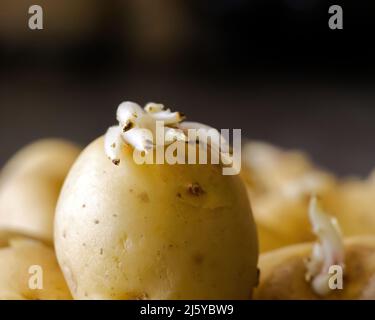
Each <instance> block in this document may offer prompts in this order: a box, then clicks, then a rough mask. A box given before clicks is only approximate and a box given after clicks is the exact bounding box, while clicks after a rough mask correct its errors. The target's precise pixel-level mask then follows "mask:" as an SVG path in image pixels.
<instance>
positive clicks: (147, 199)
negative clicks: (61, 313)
mask: <svg viewBox="0 0 375 320" xmlns="http://www.w3.org/2000/svg"><path fill="white" fill-rule="evenodd" d="M138 198H139V200H141V201H142V202H144V203H148V202H150V197H149V196H148V194H147V192H145V191H144V192H141V193H140V194H139V195H138Z"/></svg>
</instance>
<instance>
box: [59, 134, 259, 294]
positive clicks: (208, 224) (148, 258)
mask: <svg viewBox="0 0 375 320" xmlns="http://www.w3.org/2000/svg"><path fill="white" fill-rule="evenodd" d="M132 152H133V150H132V149H131V148H130V147H124V148H123V150H122V154H121V162H120V165H119V166H116V165H114V164H112V163H111V161H110V160H108V158H107V157H106V155H105V153H104V145H103V139H102V138H100V139H98V140H96V141H94V142H93V143H92V144H91V145H89V146H88V147H87V148H86V149H85V150H84V152H83V153H82V154H81V156H80V157H79V159H78V160H77V161H76V163H75V164H74V166H73V168H72V170H71V171H70V173H69V175H68V178H67V179H66V181H65V184H64V187H63V189H62V192H61V196H60V199H59V202H58V206H57V210H56V216H55V246H56V252H57V257H58V260H59V263H60V265H61V267H62V270H63V272H64V275H65V277H66V280H67V282H68V285H69V287H70V289H71V292H72V294H73V296H74V298H76V299H247V298H250V296H251V292H252V288H253V287H254V286H255V284H256V281H257V257H258V245H257V236H256V230H255V225H254V222H253V219H252V215H251V209H250V205H249V201H248V198H247V195H246V190H245V188H244V186H243V184H242V182H241V179H240V178H239V177H238V176H223V175H222V171H221V169H222V168H221V166H219V165H167V164H163V165H137V164H135V163H134V161H133V158H132ZM193 185H194V186H199V188H197V189H194V188H193V189H192V186H193Z"/></svg>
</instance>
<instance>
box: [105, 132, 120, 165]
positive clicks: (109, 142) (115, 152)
mask: <svg viewBox="0 0 375 320" xmlns="http://www.w3.org/2000/svg"><path fill="white" fill-rule="evenodd" d="M122 146H123V140H122V139H121V128H120V127H119V126H113V127H110V128H108V130H107V133H106V135H105V137H104V147H105V153H106V154H107V156H108V158H109V159H111V160H112V162H113V163H115V164H119V162H120V158H119V155H120V150H121V147H122Z"/></svg>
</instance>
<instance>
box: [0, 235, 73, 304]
mask: <svg viewBox="0 0 375 320" xmlns="http://www.w3.org/2000/svg"><path fill="white" fill-rule="evenodd" d="M3 243H4V242H3ZM32 266H40V267H41V268H42V269H41V270H42V273H41V274H40V276H41V278H40V279H42V280H41V282H40V284H41V285H42V288H41V289H36V288H35V287H32V286H30V284H32V285H34V282H33V280H34V279H33V278H32V277H35V275H36V274H35V273H34V272H35V271H34V270H33V269H32V268H31V269H30V267H32ZM24 299H35V300H40V299H42V300H49V299H51V300H52V299H53V300H54V299H71V295H70V292H69V289H68V287H67V285H66V283H65V280H64V277H63V275H62V273H61V271H60V268H59V266H58V264H57V261H56V257H55V254H54V252H53V250H52V249H51V248H50V247H48V246H46V245H44V244H42V243H41V242H38V241H33V240H26V239H17V240H15V239H12V240H10V242H9V243H8V244H7V246H5V247H2V248H0V300H24Z"/></svg>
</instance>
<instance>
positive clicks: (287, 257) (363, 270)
mask: <svg viewBox="0 0 375 320" xmlns="http://www.w3.org/2000/svg"><path fill="white" fill-rule="evenodd" d="M310 219H311V222H312V225H313V230H314V233H315V234H316V235H317V237H318V241H319V242H317V243H315V244H313V243H305V244H295V245H291V246H287V247H284V248H280V249H277V250H274V251H270V252H267V253H264V254H262V255H261V256H260V260H259V268H260V270H261V277H260V284H259V287H258V288H257V289H256V291H255V294H254V296H255V299H283V300H285V299H334V300H335V299H375V236H357V237H352V238H348V239H345V240H343V238H342V234H341V231H340V230H339V228H338V225H337V222H336V220H335V219H333V218H330V217H329V216H328V215H327V214H325V212H324V211H322V209H321V208H320V206H319V204H318V202H317V200H316V199H313V200H312V201H311V204H310ZM331 266H336V267H340V268H341V271H342V274H340V273H339V272H337V273H336V272H332V273H330V267H331ZM341 271H340V272H341ZM332 276H342V278H341V279H339V280H337V279H333V283H336V284H338V283H339V282H337V281H342V283H341V284H342V287H341V288H340V287H339V286H338V287H336V286H333V287H330V279H331V277H332ZM331 280H332V279H331Z"/></svg>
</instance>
